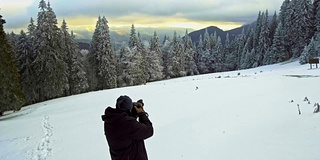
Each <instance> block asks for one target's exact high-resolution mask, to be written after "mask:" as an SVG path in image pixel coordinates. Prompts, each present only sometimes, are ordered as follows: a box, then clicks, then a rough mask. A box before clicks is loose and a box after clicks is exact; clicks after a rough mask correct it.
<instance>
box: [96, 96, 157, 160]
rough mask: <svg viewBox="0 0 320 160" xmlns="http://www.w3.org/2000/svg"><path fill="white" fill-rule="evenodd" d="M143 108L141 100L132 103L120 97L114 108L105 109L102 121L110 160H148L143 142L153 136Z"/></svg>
mask: <svg viewBox="0 0 320 160" xmlns="http://www.w3.org/2000/svg"><path fill="white" fill-rule="evenodd" d="M143 106H144V103H143V101H142V100H139V101H138V102H134V103H132V100H131V98H130V97H128V96H120V97H119V98H118V99H117V104H116V108H111V107H108V108H106V109H105V113H104V115H102V120H103V121H104V134H105V136H106V138H107V141H108V145H109V151H110V155H111V159H112V160H147V159H148V156H147V151H146V148H145V145H144V140H145V139H147V138H149V137H151V136H152V135H153V127H152V123H151V121H150V120H149V118H148V114H147V113H146V112H145V111H144V109H143ZM137 117H139V121H137Z"/></svg>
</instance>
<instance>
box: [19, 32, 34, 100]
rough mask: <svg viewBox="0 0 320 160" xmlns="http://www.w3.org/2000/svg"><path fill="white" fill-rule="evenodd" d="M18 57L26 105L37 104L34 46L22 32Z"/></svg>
mask: <svg viewBox="0 0 320 160" xmlns="http://www.w3.org/2000/svg"><path fill="white" fill-rule="evenodd" d="M17 47H18V48H17V55H19V56H18V57H17V58H18V61H17V63H18V64H17V66H18V68H19V71H20V76H21V87H22V90H23V92H24V95H25V97H26V104H32V103H34V102H36V93H35V90H34V88H35V86H36V85H37V84H36V83H35V81H34V77H33V75H34V72H33V70H32V62H33V59H32V53H33V52H32V51H33V50H32V44H31V41H30V39H29V38H28V36H27V35H26V33H25V32H24V31H23V30H21V32H20V36H19V38H18V44H17Z"/></svg>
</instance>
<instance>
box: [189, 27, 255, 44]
mask: <svg viewBox="0 0 320 160" xmlns="http://www.w3.org/2000/svg"><path fill="white" fill-rule="evenodd" d="M249 26H250V25H249V24H248V25H243V26H241V27H238V28H235V29H232V30H228V31H223V30H222V29H220V28H218V27H216V26H210V27H207V28H203V29H200V30H197V31H193V32H191V33H189V36H190V37H191V39H192V42H193V43H196V45H198V43H199V37H200V35H202V38H203V36H204V33H205V31H206V29H207V30H208V33H209V35H211V34H212V35H214V33H215V32H216V33H217V36H220V38H221V42H222V44H223V45H224V43H225V40H226V36H227V33H229V39H230V41H232V40H234V39H235V37H236V36H237V35H239V34H241V33H242V30H243V29H244V31H245V32H246V31H247V30H248V28H249Z"/></svg>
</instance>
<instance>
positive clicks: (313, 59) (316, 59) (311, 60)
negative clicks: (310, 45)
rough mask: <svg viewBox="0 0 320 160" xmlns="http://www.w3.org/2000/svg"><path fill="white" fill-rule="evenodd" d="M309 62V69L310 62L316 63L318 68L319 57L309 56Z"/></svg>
mask: <svg viewBox="0 0 320 160" xmlns="http://www.w3.org/2000/svg"><path fill="white" fill-rule="evenodd" d="M309 64H310V69H312V64H316V67H317V68H318V64H319V58H310V59H309Z"/></svg>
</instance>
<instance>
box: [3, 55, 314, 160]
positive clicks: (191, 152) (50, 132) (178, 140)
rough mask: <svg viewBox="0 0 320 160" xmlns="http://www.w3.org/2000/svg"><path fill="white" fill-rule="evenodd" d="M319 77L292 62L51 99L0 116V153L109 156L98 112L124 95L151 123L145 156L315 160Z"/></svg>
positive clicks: (15, 158)
mask: <svg viewBox="0 0 320 160" xmlns="http://www.w3.org/2000/svg"><path fill="white" fill-rule="evenodd" d="M319 82H320V69H311V70H310V69H309V65H300V64H299V63H298V62H297V61H296V62H288V63H282V64H275V65H269V66H263V67H259V68H254V69H248V70H239V71H233V72H222V73H214V74H207V75H199V76H190V77H183V78H177V79H170V80H165V81H159V82H153V83H147V84H146V85H141V86H133V87H125V88H118V89H110V90H103V91H97V92H90V93H85V94H80V95H76V96H70V97H65V98H59V99H54V100H51V101H46V102H42V103H38V104H34V105H31V106H27V107H25V108H23V109H22V110H21V111H19V112H15V113H12V114H8V115H5V116H2V117H0V128H1V129H0V148H1V150H0V159H1V160H25V159H28V160H31V159H32V160H33V159H37V160H39V159H41V160H44V159H48V160H50V159H52V160H60V159H61V160H88V159H94V160H110V155H109V152H108V145H107V143H106V139H105V137H104V133H103V122H102V121H101V117H100V115H101V114H103V112H104V109H105V108H106V107H107V106H115V101H116V98H117V97H119V96H120V95H124V94H126V95H129V96H131V98H132V99H133V100H138V99H140V98H142V99H144V102H145V110H146V111H147V112H148V113H149V115H150V119H151V121H152V122H153V126H154V130H155V132H154V136H153V137H151V138H150V139H147V140H146V141H145V143H146V148H147V151H148V156H149V159H152V160H178V159H184V160H195V159H198V160H208V159H218V160H235V159H237V160H302V159H306V160H318V159H319V157H320V152H319V146H320V113H317V114H314V113H313V110H314V104H315V103H320V92H319V89H320V85H319ZM196 87H198V89H196ZM305 97H307V98H308V101H310V104H309V102H308V101H304V99H305ZM298 106H299V108H300V110H301V113H302V114H301V115H299V114H298Z"/></svg>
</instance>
